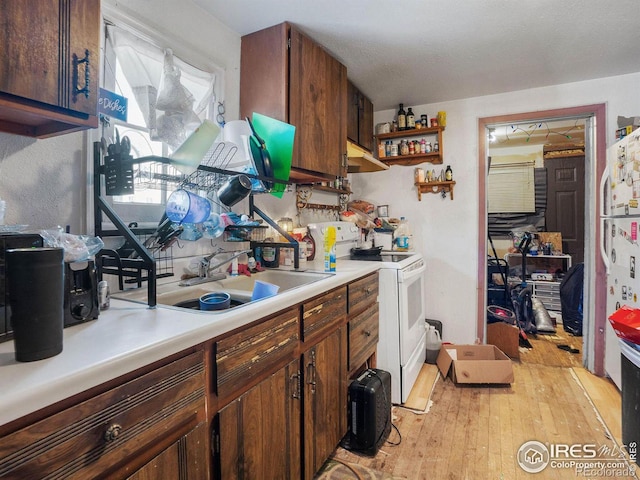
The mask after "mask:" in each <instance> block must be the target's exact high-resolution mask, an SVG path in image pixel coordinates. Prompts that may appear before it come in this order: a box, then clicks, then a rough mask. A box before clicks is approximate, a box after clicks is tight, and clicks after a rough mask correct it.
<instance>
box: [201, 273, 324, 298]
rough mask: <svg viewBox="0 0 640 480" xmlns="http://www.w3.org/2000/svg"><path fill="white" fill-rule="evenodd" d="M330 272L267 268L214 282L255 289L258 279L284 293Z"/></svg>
mask: <svg viewBox="0 0 640 480" xmlns="http://www.w3.org/2000/svg"><path fill="white" fill-rule="evenodd" d="M331 275H332V274H330V273H322V272H297V271H292V270H265V271H264V272H259V273H254V274H253V275H251V276H250V277H247V276H246V275H238V276H236V277H227V278H225V279H223V280H218V281H216V282H213V283H218V284H220V285H222V286H223V287H224V288H228V289H232V290H246V291H249V292H252V291H253V285H254V284H255V281H256V280H261V281H263V282H267V283H273V284H274V285H278V286H279V287H280V290H279V291H278V293H282V292H284V291H286V290H290V289H292V288H297V287H302V286H304V285H308V284H310V283H313V282H317V281H318V280H322V279H324V278H328V277H330V276H331Z"/></svg>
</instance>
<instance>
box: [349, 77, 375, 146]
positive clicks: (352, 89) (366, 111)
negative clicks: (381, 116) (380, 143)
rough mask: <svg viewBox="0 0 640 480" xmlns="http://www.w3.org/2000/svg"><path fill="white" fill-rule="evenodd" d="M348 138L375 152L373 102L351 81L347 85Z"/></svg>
mask: <svg viewBox="0 0 640 480" xmlns="http://www.w3.org/2000/svg"><path fill="white" fill-rule="evenodd" d="M347 138H348V139H349V140H351V141H352V142H353V143H356V144H358V145H360V146H361V147H362V148H364V149H365V150H368V151H369V152H370V153H371V152H373V145H374V141H373V103H372V102H371V100H369V98H367V97H366V96H365V95H364V94H363V93H362V92H361V91H360V90H359V89H358V87H356V86H355V85H354V84H353V83H351V81H349V82H348V86H347Z"/></svg>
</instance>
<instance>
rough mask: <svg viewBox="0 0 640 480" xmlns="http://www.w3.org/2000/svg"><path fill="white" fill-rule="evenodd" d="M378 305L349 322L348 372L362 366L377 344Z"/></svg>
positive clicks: (372, 305)
mask: <svg viewBox="0 0 640 480" xmlns="http://www.w3.org/2000/svg"><path fill="white" fill-rule="evenodd" d="M378 317H379V316H378V304H377V303H373V304H371V305H369V308H367V309H366V310H364V311H362V312H361V313H359V314H358V315H356V316H355V317H353V318H351V319H350V320H349V370H352V369H354V368H356V367H359V366H360V365H362V364H364V363H365V362H366V361H367V359H368V358H369V357H370V356H371V355H372V354H373V353H375V350H376V345H377V344H378V319H379V318H378Z"/></svg>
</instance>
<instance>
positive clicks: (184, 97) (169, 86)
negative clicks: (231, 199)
mask: <svg viewBox="0 0 640 480" xmlns="http://www.w3.org/2000/svg"><path fill="white" fill-rule="evenodd" d="M105 34H106V38H105V53H104V68H103V71H104V78H103V88H105V89H107V90H110V91H113V92H115V93H117V94H119V95H122V96H124V97H126V98H127V102H128V108H127V110H128V114H127V119H126V122H123V121H120V120H118V119H115V118H111V119H109V125H108V126H105V127H104V129H103V136H104V137H105V138H106V140H107V143H111V142H112V141H113V140H114V139H115V138H116V135H119V137H120V138H122V137H124V136H127V137H128V138H129V140H130V143H131V155H132V156H133V157H134V158H140V157H145V156H149V155H156V156H162V157H168V156H169V155H171V153H172V152H173V151H174V150H175V149H177V148H178V147H179V146H180V145H181V144H182V142H183V141H184V140H185V139H186V138H187V137H188V136H189V135H190V134H191V132H193V131H194V130H195V129H196V128H197V127H198V126H199V125H200V124H201V122H202V121H203V120H204V119H211V120H213V121H218V123H220V124H224V115H223V114H224V105H223V103H222V102H218V101H217V99H216V95H215V81H216V72H214V71H204V70H202V69H199V68H196V67H194V66H192V65H189V64H188V63H186V62H184V61H182V60H180V58H178V57H177V56H176V55H174V53H173V51H172V50H171V49H170V48H168V47H167V46H159V44H160V43H161V42H160V41H158V42H157V44H154V43H152V42H153V40H151V41H147V40H145V39H142V38H141V37H140V36H137V35H136V34H134V33H131V32H130V31H128V30H125V29H123V28H119V27H118V26H114V25H111V24H107V25H106V27H105ZM116 131H117V134H116ZM179 180H180V173H179V172H178V171H177V170H175V169H174V168H172V167H170V166H168V165H166V164H162V163H158V162H148V163H142V164H139V165H135V166H134V193H133V194H131V195H126V196H114V197H113V202H114V204H122V205H126V204H128V205H129V206H138V207H140V206H144V205H148V206H154V205H155V206H156V207H158V206H161V205H164V204H165V203H166V197H167V195H168V194H170V193H171V192H172V191H173V190H174V189H175V188H176V187H177V186H178V182H179ZM156 211H157V209H156ZM126 217H130V218H136V217H135V215H134V216H133V217H132V215H131V214H128V215H126ZM140 218H141V219H143V218H144V215H143V214H142V215H140ZM158 218H159V217H158Z"/></svg>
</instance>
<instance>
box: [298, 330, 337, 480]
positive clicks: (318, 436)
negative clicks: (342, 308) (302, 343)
mask: <svg viewBox="0 0 640 480" xmlns="http://www.w3.org/2000/svg"><path fill="white" fill-rule="evenodd" d="M303 367H304V465H305V468H304V477H303V478H305V479H308V480H310V479H312V478H313V476H314V474H315V473H316V472H317V471H318V470H319V469H320V467H322V465H323V463H324V462H325V460H326V459H327V458H328V457H329V456H330V455H331V453H332V452H333V451H334V450H335V448H336V446H338V444H339V443H340V440H342V437H343V436H344V435H345V433H347V326H346V325H343V326H342V327H340V328H339V329H337V330H336V331H334V332H333V333H332V334H330V335H329V336H328V337H327V338H325V339H324V340H322V341H320V342H319V343H317V344H316V345H315V346H313V347H311V348H310V349H309V350H307V351H306V352H304V354H303Z"/></svg>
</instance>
